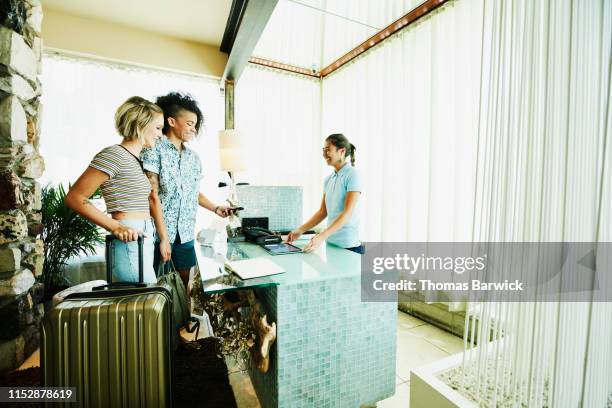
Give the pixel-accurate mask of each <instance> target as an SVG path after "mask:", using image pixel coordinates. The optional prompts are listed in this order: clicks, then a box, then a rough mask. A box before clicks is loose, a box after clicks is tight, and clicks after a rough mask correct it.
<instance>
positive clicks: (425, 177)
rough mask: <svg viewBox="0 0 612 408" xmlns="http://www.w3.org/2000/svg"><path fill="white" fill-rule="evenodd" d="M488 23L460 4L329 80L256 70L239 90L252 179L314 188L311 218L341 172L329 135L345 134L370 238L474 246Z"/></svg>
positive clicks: (474, 6)
mask: <svg viewBox="0 0 612 408" xmlns="http://www.w3.org/2000/svg"><path fill="white" fill-rule="evenodd" d="M481 21H482V14H481V1H480V0H464V1H461V2H453V3H451V4H450V5H447V6H445V7H444V8H443V10H441V11H439V12H437V13H434V15H432V16H431V17H429V18H428V19H427V20H426V21H424V22H421V23H420V24H417V25H416V27H414V28H410V29H407V30H404V31H402V32H401V34H399V35H397V36H396V37H394V38H393V39H389V40H387V41H385V42H384V43H383V44H382V45H381V46H379V47H375V48H374V49H373V50H372V51H371V52H368V53H367V54H366V55H365V56H363V57H362V58H360V59H358V60H357V61H355V62H353V63H351V64H349V65H348V66H346V67H344V68H342V69H341V70H340V71H338V72H335V73H333V74H332V75H330V76H329V77H327V78H326V79H325V80H323V81H317V80H314V79H310V78H306V77H304V76H296V75H289V74H285V73H280V72H279V71H273V70H268V69H260V68H256V67H253V66H250V67H248V68H247V69H246V71H245V73H244V74H243V76H242V77H241V78H240V81H239V82H238V84H237V87H236V127H237V128H242V129H243V130H247V132H248V133H249V134H250V136H251V139H252V140H253V141H254V145H253V149H252V154H251V156H252V157H254V158H256V159H257V161H258V162H259V165H258V166H251V167H250V169H251V170H250V171H249V173H248V177H251V181H253V182H256V183H259V184H278V183H289V184H300V185H304V186H305V205H304V212H305V216H308V215H310V214H311V213H312V212H314V211H315V210H316V208H318V206H319V204H320V199H321V196H322V180H323V177H324V176H325V175H326V174H327V173H329V172H330V171H331V170H330V168H329V167H326V166H325V165H324V162H323V160H322V159H321V153H320V148H321V146H322V143H323V140H324V138H325V136H327V135H328V134H331V133H337V132H339V133H344V134H345V135H346V136H347V137H348V138H349V139H350V140H351V141H352V142H353V143H354V144H355V145H356V147H357V154H356V157H357V161H356V165H357V168H358V169H359V170H360V172H361V174H362V177H363V179H364V192H363V194H362V198H361V203H362V204H361V220H362V232H361V233H362V236H361V238H362V240H364V241H428V240H429V241H453V240H456V241H461V240H471V234H472V224H473V200H474V180H475V175H476V143H477V135H478V132H477V123H478V121H477V119H478V96H479V95H478V92H479V86H480V82H479V78H480V43H481V40H480V39H481V30H482V27H481ZM290 33H291V31H289V34H290ZM262 41H263V39H262ZM270 41H272V40H270ZM276 44H278V43H276ZM285 46H289V45H285ZM258 47H265V41H263V42H261V41H260V44H259V45H258ZM293 48H299V47H296V46H294V47H293ZM309 50H310V49H306V51H307V52H310V51H309ZM321 89H322V90H321Z"/></svg>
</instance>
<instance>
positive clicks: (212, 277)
mask: <svg viewBox="0 0 612 408" xmlns="http://www.w3.org/2000/svg"><path fill="white" fill-rule="evenodd" d="M307 243H308V240H299V241H296V242H294V245H295V246H298V247H300V248H303V247H304V246H305V245H306V244H307ZM196 255H197V259H198V265H199V268H200V275H201V277H202V284H203V288H204V292H205V293H208V294H213V293H222V292H228V291H235V290H240V289H246V288H257V287H266V286H274V285H298V284H301V283H306V282H312V281H317V280H326V279H337V278H342V277H354V276H359V274H360V271H361V256H360V255H359V254H356V253H354V252H351V251H349V250H346V249H343V248H339V247H335V246H333V245H322V246H321V247H319V248H318V249H317V250H316V251H315V252H312V253H307V254H306V253H298V254H287V255H270V254H268V252H266V251H265V250H264V249H263V248H261V247H260V246H258V245H255V244H252V243H243V242H241V243H227V242H219V241H217V242H214V243H213V245H212V246H205V245H201V244H199V243H197V241H196ZM258 257H265V258H267V259H269V260H271V261H272V262H274V263H275V264H277V265H278V266H280V267H281V268H282V269H283V270H284V271H285V272H284V273H281V274H277V275H270V276H264V277H259V278H253V279H241V278H240V277H238V276H237V275H235V274H233V273H230V272H227V271H226V270H225V268H224V264H225V262H227V261H229V262H231V261H238V260H242V259H251V258H258Z"/></svg>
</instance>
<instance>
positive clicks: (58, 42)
mask: <svg viewBox="0 0 612 408" xmlns="http://www.w3.org/2000/svg"><path fill="white" fill-rule="evenodd" d="M44 12H45V18H44V20H43V30H42V38H43V41H44V45H45V47H47V48H57V49H61V50H66V51H72V52H78V53H84V54H90V55H95V56H99V57H105V58H110V59H115V60H121V61H126V62H133V63H138V64H145V65H152V66H156V67H163V68H169V69H174V70H179V71H186V72H192V73H196V74H201V75H210V76H214V77H221V75H222V74H223V69H224V68H225V64H226V63H227V54H225V53H222V52H220V51H219V50H218V48H217V47H215V46H212V45H206V44H201V43H197V42H194V41H188V40H182V39H179V38H174V37H169V36H165V35H162V34H157V33H153V32H148V31H144V30H139V29H135V28H130V27H126V26H121V25H118V24H112V23H107V22H103V21H98V20H91V19H88V18H84V17H79V16H74V15H70V14H66V13H63V12H59V11H56V10H52V9H45V11H44ZM160 50H163V52H160Z"/></svg>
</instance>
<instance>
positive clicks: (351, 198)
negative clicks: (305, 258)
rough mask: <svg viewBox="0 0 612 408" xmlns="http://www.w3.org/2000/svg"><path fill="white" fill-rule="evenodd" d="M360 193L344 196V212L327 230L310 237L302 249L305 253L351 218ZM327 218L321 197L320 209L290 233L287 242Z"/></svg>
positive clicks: (318, 244) (353, 192) (354, 192)
mask: <svg viewBox="0 0 612 408" xmlns="http://www.w3.org/2000/svg"><path fill="white" fill-rule="evenodd" d="M360 194H361V193H360V192H358V191H349V192H348V193H347V194H346V200H345V202H344V210H343V211H342V213H340V215H339V216H338V217H337V218H336V219H335V220H334V222H332V223H331V224H330V225H329V226H328V227H327V228H325V229H324V230H323V231H322V232H321V233H319V234H317V235H315V236H314V237H312V239H311V240H310V242H309V243H308V244H307V245H306V246H305V247H304V251H305V252H310V251H314V250H315V249H317V248H318V247H319V246H320V245H321V244H322V243H323V241H325V240H326V239H327V238H329V236H330V235H332V234H333V233H334V232H336V231H338V230H339V229H340V228H342V226H343V225H344V224H345V223H346V222H347V221H348V220H349V219H350V218H351V215H352V214H353V210H354V209H355V207H356V205H357V201H358V200H359V196H360ZM326 217H327V209H326V208H325V195H323V200H322V201H321V208H319V211H317V212H316V213H315V214H314V215H313V216H312V217H311V218H310V219H309V220H308V221H307V222H306V223H305V224H304V225H302V226H301V227H299V228H297V229H296V230H294V231H292V232H291V233H290V234H289V236H288V237H287V242H292V241H294V240H296V239H298V238H299V237H300V235H302V234H303V233H304V232H305V231H308V230H310V229H312V228H314V227H315V226H316V225H318V224H319V223H320V222H321V221H323V220H324V219H325V218H326Z"/></svg>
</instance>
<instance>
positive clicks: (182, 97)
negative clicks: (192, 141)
mask: <svg viewBox="0 0 612 408" xmlns="http://www.w3.org/2000/svg"><path fill="white" fill-rule="evenodd" d="M155 104H156V105H157V106H159V107H160V108H161V109H162V110H163V111H164V128H163V129H162V132H163V133H164V134H166V132H168V129H169V128H170V126H168V118H169V117H172V118H176V117H177V115H178V114H179V113H180V112H181V111H183V110H185V111H189V112H192V113H195V115H196V116H197V117H198V121H197V123H196V125H195V128H196V133H200V127H201V126H202V123H204V115H202V111H201V110H200V106H199V105H198V102H196V100H195V99H194V98H193V96H191V95H190V94H188V93H180V92H170V93H168V94H166V95H164V96H158V97H157V99H156V100H155Z"/></svg>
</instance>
